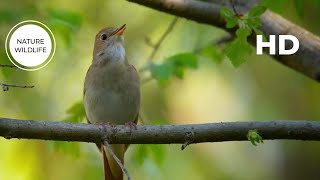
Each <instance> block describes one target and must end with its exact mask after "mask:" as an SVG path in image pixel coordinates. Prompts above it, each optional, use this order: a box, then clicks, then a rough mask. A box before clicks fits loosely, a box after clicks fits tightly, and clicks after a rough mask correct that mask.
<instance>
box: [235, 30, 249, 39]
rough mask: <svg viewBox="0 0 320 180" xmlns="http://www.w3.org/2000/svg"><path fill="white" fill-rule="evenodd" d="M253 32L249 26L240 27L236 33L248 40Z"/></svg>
mask: <svg viewBox="0 0 320 180" xmlns="http://www.w3.org/2000/svg"><path fill="white" fill-rule="evenodd" d="M250 34H251V31H250V30H249V29H247V28H239V29H237V31H236V35H237V37H238V38H240V39H242V40H243V39H244V40H247V37H248V36H249V35H250Z"/></svg>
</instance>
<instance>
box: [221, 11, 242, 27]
mask: <svg viewBox="0 0 320 180" xmlns="http://www.w3.org/2000/svg"><path fill="white" fill-rule="evenodd" d="M220 15H221V16H222V17H224V18H225V20H226V22H227V25H226V27H227V28H233V27H235V26H236V25H237V23H238V17H237V16H236V14H235V12H233V11H232V10H231V9H229V8H221V9H220Z"/></svg>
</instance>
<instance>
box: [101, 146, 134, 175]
mask: <svg viewBox="0 0 320 180" xmlns="http://www.w3.org/2000/svg"><path fill="white" fill-rule="evenodd" d="M103 145H104V146H105V147H106V148H107V149H108V151H109V153H110V155H111V156H112V157H113V159H114V160H115V161H116V162H117V163H118V165H119V166H120V168H121V170H122V172H123V173H124V174H125V175H126V176H127V177H128V180H131V177H130V174H129V172H128V170H127V169H126V168H125V167H124V165H123V164H122V162H121V161H120V159H119V158H118V157H117V156H116V154H115V153H114V152H113V150H112V148H111V146H110V144H109V143H108V141H104V142H103Z"/></svg>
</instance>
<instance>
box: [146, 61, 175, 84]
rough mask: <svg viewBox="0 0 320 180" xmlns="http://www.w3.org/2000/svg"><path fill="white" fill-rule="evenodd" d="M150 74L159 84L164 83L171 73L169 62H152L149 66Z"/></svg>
mask: <svg viewBox="0 0 320 180" xmlns="http://www.w3.org/2000/svg"><path fill="white" fill-rule="evenodd" d="M150 71H151V75H152V76H153V77H154V78H155V79H156V80H157V81H158V82H159V83H160V84H161V85H166V84H167V83H168V81H169V78H170V77H171V76H172V74H173V66H172V65H171V64H165V63H164V64H159V65H158V64H152V65H151V66H150Z"/></svg>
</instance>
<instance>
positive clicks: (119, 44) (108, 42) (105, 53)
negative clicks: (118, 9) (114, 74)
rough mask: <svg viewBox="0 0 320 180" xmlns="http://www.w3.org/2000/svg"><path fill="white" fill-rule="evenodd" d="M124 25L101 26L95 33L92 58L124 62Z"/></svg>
mask: <svg viewBox="0 0 320 180" xmlns="http://www.w3.org/2000/svg"><path fill="white" fill-rule="evenodd" d="M125 29H126V25H125V24H124V25H122V26H121V27H120V28H112V27H107V28H103V29H102V30H100V31H99V33H98V34H97V35H96V40H95V44H94V50H93V59H94V61H95V60H105V61H113V62H124V61H125V59H126V57H125V56H126V52H125V48H124V38H123V36H122V35H123V32H124V30H125Z"/></svg>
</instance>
